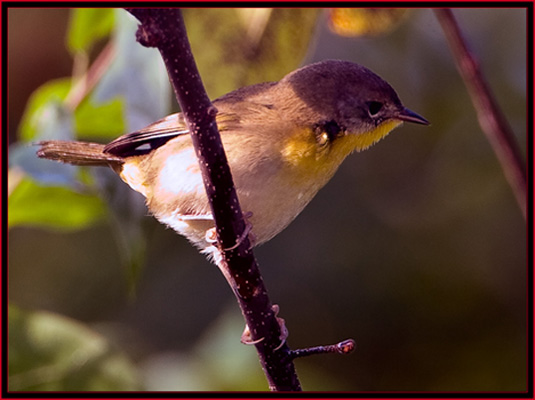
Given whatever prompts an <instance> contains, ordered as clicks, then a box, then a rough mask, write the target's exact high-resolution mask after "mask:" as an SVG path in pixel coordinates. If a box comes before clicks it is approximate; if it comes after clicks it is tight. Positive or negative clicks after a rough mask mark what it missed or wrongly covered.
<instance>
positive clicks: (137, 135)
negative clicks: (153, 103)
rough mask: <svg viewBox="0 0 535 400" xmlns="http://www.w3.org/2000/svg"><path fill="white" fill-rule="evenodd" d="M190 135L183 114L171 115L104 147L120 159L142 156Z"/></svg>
mask: <svg viewBox="0 0 535 400" xmlns="http://www.w3.org/2000/svg"><path fill="white" fill-rule="evenodd" d="M187 133H189V130H188V128H187V126H186V123H185V121H184V118H183V116H182V114H171V115H168V116H167V117H165V118H162V119H161V120H159V121H156V122H155V123H153V124H151V125H149V126H147V127H146V128H143V129H141V130H139V131H136V132H132V133H129V134H127V135H123V136H121V137H119V138H117V139H115V140H114V141H113V142H110V143H108V144H107V145H106V146H105V147H104V153H109V154H113V155H115V156H118V157H130V156H140V155H143V154H147V153H150V152H151V151H153V150H154V149H157V148H158V147H160V146H163V145H164V144H165V143H167V142H168V141H169V140H171V139H173V138H174V137H177V136H180V135H185V134H187Z"/></svg>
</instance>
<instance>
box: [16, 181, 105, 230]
mask: <svg viewBox="0 0 535 400" xmlns="http://www.w3.org/2000/svg"><path fill="white" fill-rule="evenodd" d="M105 213H106V208H105V205H104V204H103V202H102V200H101V199H100V198H99V197H98V196H94V195H88V194H82V193H78V192H75V191H73V190H71V189H68V188H66V187H59V186H39V185H37V184H36V183H35V182H34V181H33V180H32V179H31V178H30V177H28V176H26V177H24V178H22V179H21V181H20V182H19V184H18V185H17V186H16V187H15V188H14V189H13V192H12V193H11V194H10V196H9V199H8V212H7V221H8V227H9V228H12V227H14V226H19V225H31V226H40V227H47V228H56V229H62V230H72V229H81V228H85V227H88V226H90V225H92V224H94V223H96V222H98V221H100V220H101V219H102V218H103V217H104V216H105Z"/></svg>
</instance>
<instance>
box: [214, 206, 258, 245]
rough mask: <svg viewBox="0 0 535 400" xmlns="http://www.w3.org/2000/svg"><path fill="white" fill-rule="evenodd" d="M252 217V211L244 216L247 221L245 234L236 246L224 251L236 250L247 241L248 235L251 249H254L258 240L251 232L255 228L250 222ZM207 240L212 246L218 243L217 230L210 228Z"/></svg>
mask: <svg viewBox="0 0 535 400" xmlns="http://www.w3.org/2000/svg"><path fill="white" fill-rule="evenodd" d="M252 216H253V213H252V212H250V211H249V212H246V213H245V214H244V215H243V218H244V219H245V229H244V231H243V233H242V234H241V235H240V237H239V238H238V240H237V241H236V244H235V245H234V246H231V247H227V248H226V249H223V250H226V251H230V250H234V249H235V248H236V247H238V246H239V245H240V244H241V243H242V242H243V241H244V240H245V238H246V237H247V235H249V241H250V242H251V247H254V243H255V241H256V238H255V236H254V233H252V232H251V230H252V228H253V225H252V224H251V223H250V222H249V218H251V217H252ZM205 240H206V241H207V242H208V243H210V244H213V243H215V242H216V241H217V233H216V228H215V227H213V228H210V229H208V230H207V231H206V235H205Z"/></svg>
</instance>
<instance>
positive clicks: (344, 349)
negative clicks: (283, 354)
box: [290, 339, 356, 359]
mask: <svg viewBox="0 0 535 400" xmlns="http://www.w3.org/2000/svg"><path fill="white" fill-rule="evenodd" d="M355 346H356V343H355V341H354V340H353V339H346V340H343V341H341V342H339V343H336V344H329V345H327V346H315V347H307V348H306V349H297V350H291V351H290V357H291V358H292V359H295V358H299V357H308V356H311V355H314V354H326V353H336V354H349V353H351V352H353V350H355Z"/></svg>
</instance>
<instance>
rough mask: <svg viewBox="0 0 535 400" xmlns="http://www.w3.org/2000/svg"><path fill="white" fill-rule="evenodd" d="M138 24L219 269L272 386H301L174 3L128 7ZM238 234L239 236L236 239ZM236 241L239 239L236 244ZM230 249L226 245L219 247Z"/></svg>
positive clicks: (287, 388)
mask: <svg viewBox="0 0 535 400" xmlns="http://www.w3.org/2000/svg"><path fill="white" fill-rule="evenodd" d="M127 10H128V11H129V12H130V13H132V14H133V15H134V16H135V17H136V18H137V19H138V20H140V21H141V25H140V27H139V29H138V32H137V34H136V37H137V39H138V41H139V42H140V43H142V44H143V45H145V46H152V47H157V48H158V50H159V51H160V53H161V55H162V57H163V60H164V62H165V65H166V67H167V71H168V73H169V77H170V79H171V82H172V84H173V88H174V90H175V94H176V97H177V100H178V103H179V104H180V107H181V109H182V112H183V113H184V115H185V117H186V121H187V123H188V128H189V130H190V132H191V138H192V141H193V145H194V147H195V150H196V154H197V156H198V158H199V164H200V167H201V171H202V175H203V180H204V185H205V189H206V193H207V195H208V199H209V202H210V206H211V210H212V214H213V216H214V220H215V225H216V229H217V237H218V243H219V247H220V249H223V250H222V253H223V258H224V260H223V262H222V264H223V265H220V266H219V267H220V268H221V270H222V272H223V273H224V275H225V277H226V278H227V280H228V282H229V284H230V285H231V287H232V289H233V291H234V294H235V295H236V298H237V299H238V303H239V305H240V307H241V310H242V313H243V316H244V318H245V320H246V323H247V326H248V327H249V330H250V333H251V343H254V345H255V347H256V349H257V351H258V354H259V358H260V362H261V364H262V367H263V369H264V372H265V374H266V376H267V379H268V382H269V387H270V389H271V390H279V391H300V390H301V387H300V383H299V380H298V378H297V374H296V372H295V368H294V366H293V363H292V357H291V356H290V349H289V348H288V346H287V345H286V343H284V344H282V346H281V338H283V337H284V335H283V334H282V333H281V327H280V326H279V324H278V322H277V318H276V315H275V313H274V312H273V307H272V303H271V301H270V299H269V297H268V295H267V290H266V287H265V286H264V283H263V280H262V277H261V275H260V271H259V269H258V266H257V264H256V260H255V257H254V255H253V252H252V250H251V244H250V243H249V239H248V236H247V234H245V235H244V232H245V230H246V229H247V228H246V223H245V222H244V219H243V215H242V212H241V209H240V206H239V202H238V197H237V195H236V190H235V189H234V184H233V181H232V176H231V174H230V169H229V167H228V164H227V159H226V156H225V153H224V150H223V145H222V144H221V138H220V136H219V132H218V130H217V125H216V123H215V115H216V113H217V110H216V109H215V108H214V106H213V105H212V104H211V103H210V100H209V99H208V96H207V95H206V92H205V90H204V87H203V85H202V81H201V78H200V76H199V73H198V71H197V67H196V65H195V60H194V59H193V56H192V53H191V49H190V46H189V42H188V38H187V34H186V29H185V26H184V22H183V20H182V14H181V12H180V10H178V9H139V8H138V9H127ZM242 236H243V240H241V239H239V238H241V237H242ZM236 243H239V244H238V245H237V246H236ZM224 249H229V250H224Z"/></svg>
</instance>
